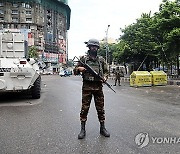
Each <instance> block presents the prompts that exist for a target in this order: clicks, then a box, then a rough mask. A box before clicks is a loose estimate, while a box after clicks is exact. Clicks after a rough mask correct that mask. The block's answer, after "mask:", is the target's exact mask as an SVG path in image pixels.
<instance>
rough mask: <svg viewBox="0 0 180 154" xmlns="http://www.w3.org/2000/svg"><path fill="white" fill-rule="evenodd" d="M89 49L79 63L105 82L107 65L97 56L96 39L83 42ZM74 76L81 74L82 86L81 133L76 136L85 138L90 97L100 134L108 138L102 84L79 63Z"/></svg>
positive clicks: (97, 44)
mask: <svg viewBox="0 0 180 154" xmlns="http://www.w3.org/2000/svg"><path fill="white" fill-rule="evenodd" d="M85 44H87V47H88V48H89V50H88V53H87V55H86V56H84V57H81V61H83V62H84V63H85V64H88V65H89V66H91V67H92V68H93V69H94V70H95V71H96V72H98V73H99V75H101V76H102V77H104V79H105V80H107V75H108V70H107V64H106V63H105V60H104V58H102V57H99V56H97V51H98V49H99V47H100V45H99V41H98V40H96V39H90V40H89V41H88V42H85ZM74 72H75V75H78V74H80V72H82V78H83V86H82V107H81V112H80V121H81V131H80V133H79V135H78V139H83V138H84V137H85V136H86V130H85V124H86V121H87V115H88V111H89V108H90V103H91V99H92V96H94V102H95V106H96V110H97V114H98V119H99V122H100V134H101V135H103V136H105V137H110V134H109V132H108V131H107V130H106V128H105V124H104V121H105V111H104V94H103V90H102V87H103V82H102V81H101V80H99V79H98V78H96V77H94V76H92V74H90V73H89V72H88V71H87V70H86V69H85V68H84V67H83V66H82V64H81V63H80V62H79V63H78V65H77V66H76V68H75V69H74Z"/></svg>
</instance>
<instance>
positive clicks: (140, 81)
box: [130, 71, 152, 87]
mask: <svg viewBox="0 0 180 154" xmlns="http://www.w3.org/2000/svg"><path fill="white" fill-rule="evenodd" d="M130 86H134V87H142V86H152V75H151V74H150V73H149V72H148V71H133V72H132V74H131V75H130Z"/></svg>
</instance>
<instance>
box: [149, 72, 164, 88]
mask: <svg viewBox="0 0 180 154" xmlns="http://www.w3.org/2000/svg"><path fill="white" fill-rule="evenodd" d="M150 73H151V75H152V85H154V86H161V85H167V74H166V73H165V72H164V71H151V72H150Z"/></svg>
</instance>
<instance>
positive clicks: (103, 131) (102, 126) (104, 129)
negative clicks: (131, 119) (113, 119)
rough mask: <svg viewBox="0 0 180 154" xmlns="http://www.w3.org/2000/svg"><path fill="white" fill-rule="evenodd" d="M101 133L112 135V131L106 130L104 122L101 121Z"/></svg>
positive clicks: (106, 135) (107, 135)
mask: <svg viewBox="0 0 180 154" xmlns="http://www.w3.org/2000/svg"><path fill="white" fill-rule="evenodd" d="M100 134H101V135H103V136H105V137H110V133H109V132H108V131H107V130H106V128H105V125H104V122H100Z"/></svg>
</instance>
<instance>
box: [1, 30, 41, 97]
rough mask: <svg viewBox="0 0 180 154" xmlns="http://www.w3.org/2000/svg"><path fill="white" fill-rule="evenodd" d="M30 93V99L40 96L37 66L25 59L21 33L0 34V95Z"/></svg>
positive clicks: (39, 79)
mask: <svg viewBox="0 0 180 154" xmlns="http://www.w3.org/2000/svg"><path fill="white" fill-rule="evenodd" d="M21 91H28V92H30V94H31V96H32V98H34V99H39V98H40V96H41V76H40V71H39V66H38V64H37V63H36V61H35V60H34V59H32V58H28V57H27V42H26V41H25V38H24V35H23V34H22V33H12V32H1V33H0V93H2V92H21Z"/></svg>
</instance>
